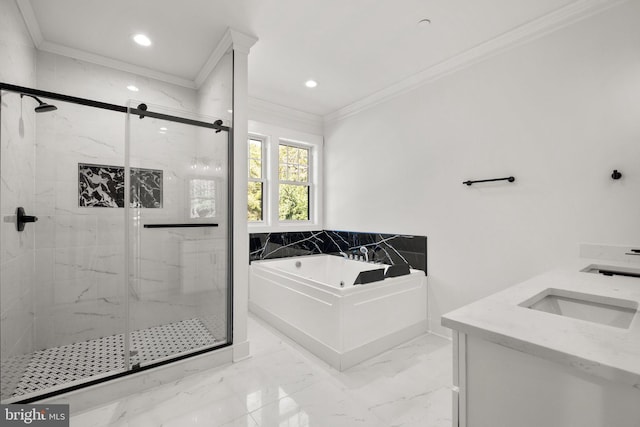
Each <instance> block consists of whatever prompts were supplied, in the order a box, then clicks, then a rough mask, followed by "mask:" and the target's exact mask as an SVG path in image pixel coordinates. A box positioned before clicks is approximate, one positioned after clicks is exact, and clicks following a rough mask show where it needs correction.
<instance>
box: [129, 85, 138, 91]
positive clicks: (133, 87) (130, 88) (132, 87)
mask: <svg viewBox="0 0 640 427" xmlns="http://www.w3.org/2000/svg"><path fill="white" fill-rule="evenodd" d="M127 89H129V90H130V91H131V92H137V91H139V90H140V89H138V87H137V86H134V85H129V86H127Z"/></svg>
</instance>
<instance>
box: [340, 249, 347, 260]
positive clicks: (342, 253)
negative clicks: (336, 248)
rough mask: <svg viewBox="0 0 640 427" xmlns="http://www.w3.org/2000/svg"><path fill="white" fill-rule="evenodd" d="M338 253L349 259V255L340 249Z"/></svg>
mask: <svg viewBox="0 0 640 427" xmlns="http://www.w3.org/2000/svg"><path fill="white" fill-rule="evenodd" d="M340 255H342V256H343V257H344V259H349V255H347V254H345V253H344V252H342V251H340Z"/></svg>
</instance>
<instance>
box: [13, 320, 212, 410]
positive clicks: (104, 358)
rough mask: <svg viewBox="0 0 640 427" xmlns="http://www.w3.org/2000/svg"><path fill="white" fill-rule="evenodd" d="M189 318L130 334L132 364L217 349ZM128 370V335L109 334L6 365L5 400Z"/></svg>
mask: <svg viewBox="0 0 640 427" xmlns="http://www.w3.org/2000/svg"><path fill="white" fill-rule="evenodd" d="M209 323H211V321H210V319H204V320H202V319H197V318H194V319H188V320H183V321H180V322H175V323H169V324H166V325H162V326H156V327H153V328H148V329H141V330H137V331H133V332H131V341H132V345H131V350H132V353H133V354H132V355H131V363H132V364H137V363H141V364H144V363H146V362H151V361H154V360H158V359H161V358H163V357H167V356H170V355H172V354H177V353H181V352H184V351H189V350H192V349H197V348H201V347H205V346H210V345H213V344H216V343H218V342H220V341H218V340H216V339H215V338H214V336H213V335H212V334H211V332H210V330H209V329H207V327H206V326H205V324H209ZM123 369H124V335H123V334H119V335H111V336H108V337H103V338H98V339H95V340H90V341H84V342H78V343H74V344H69V345H64V346H61V347H53V348H48V349H45V350H40V351H36V352H34V353H31V354H26V355H22V356H17V357H13V358H11V359H8V360H6V361H3V363H2V367H1V370H2V391H1V394H2V399H6V398H9V397H15V396H20V395H24V394H27V393H33V392H36V391H39V390H43V389H47V388H50V387H54V386H57V385H60V384H65V383H69V382H71V381H76V380H80V379H83V378H88V377H91V376H94V375H99V374H104V373H109V372H115V371H121V370H123Z"/></svg>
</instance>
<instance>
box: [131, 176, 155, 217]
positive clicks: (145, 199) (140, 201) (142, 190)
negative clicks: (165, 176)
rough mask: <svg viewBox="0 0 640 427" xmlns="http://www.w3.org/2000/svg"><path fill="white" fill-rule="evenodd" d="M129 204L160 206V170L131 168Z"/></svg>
mask: <svg viewBox="0 0 640 427" xmlns="http://www.w3.org/2000/svg"><path fill="white" fill-rule="evenodd" d="M131 206H132V207H134V208H162V171H161V170H156V169H141V168H131Z"/></svg>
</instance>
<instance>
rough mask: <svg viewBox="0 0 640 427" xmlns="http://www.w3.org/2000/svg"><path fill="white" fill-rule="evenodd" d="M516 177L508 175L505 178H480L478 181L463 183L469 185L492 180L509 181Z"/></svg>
mask: <svg viewBox="0 0 640 427" xmlns="http://www.w3.org/2000/svg"><path fill="white" fill-rule="evenodd" d="M515 180H516V179H515V178H514V177H512V176H508V177H506V178H493V179H480V180H478V181H464V182H463V184H466V185H471V184H475V183H476V182H492V181H509V182H513V181H515Z"/></svg>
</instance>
